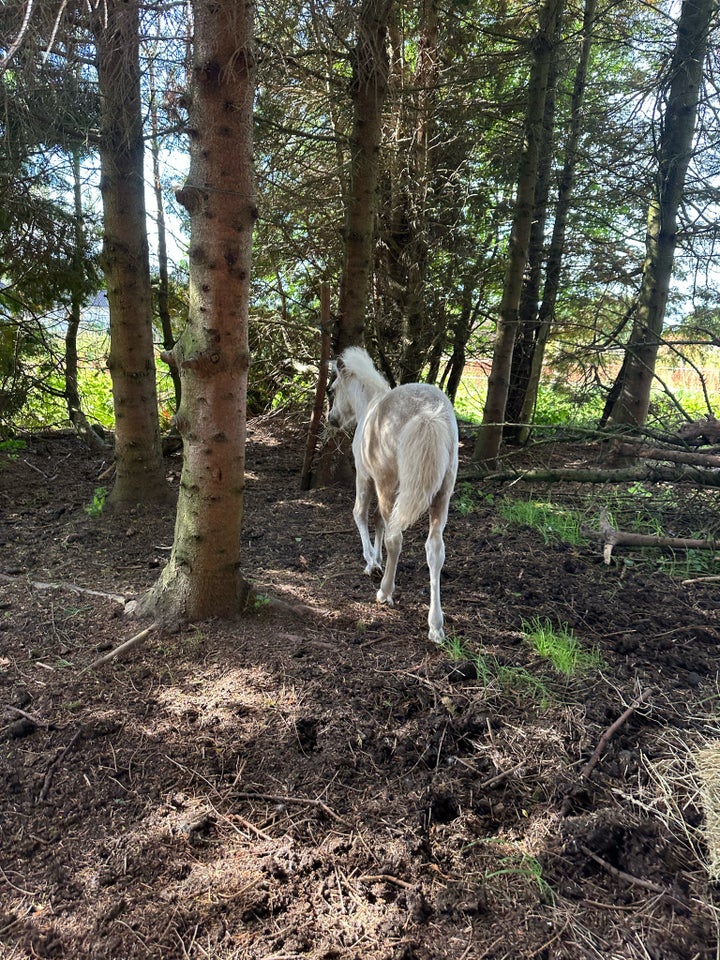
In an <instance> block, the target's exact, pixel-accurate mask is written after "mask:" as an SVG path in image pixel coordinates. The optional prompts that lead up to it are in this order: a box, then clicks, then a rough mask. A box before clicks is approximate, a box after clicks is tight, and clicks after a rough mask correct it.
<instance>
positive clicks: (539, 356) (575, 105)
mask: <svg viewBox="0 0 720 960" xmlns="http://www.w3.org/2000/svg"><path fill="white" fill-rule="evenodd" d="M596 8H597V0H585V10H584V13H583V31H582V44H581V47H580V59H579V61H578V65H577V69H576V71H575V81H574V84H573V94H572V101H571V106H570V126H569V130H568V134H567V138H566V144H565V160H564V163H563V169H562V172H561V174H560V182H559V184H558V197H557V203H556V204H555V216H554V223H553V232H552V237H551V240H550V246H549V248H548V255H547V266H546V269H545V286H544V287H543V295H542V303H541V304H540V308H539V310H538V316H537V325H536V330H535V335H534V336H535V339H534V345H533V353H532V361H531V364H530V372H529V376H528V382H527V386H526V388H525V396H524V397H523V403H522V406H521V408H520V414H519V417H518V419H519V420H520V423H521V424H524V426H522V427H521V428H520V429H519V430H518V433H517V439H518V442H519V443H525V442H526V441H527V439H528V436H529V435H530V427H529V426H528V424H530V423H531V422H532V420H533V419H534V416H535V406H536V404H537V397H538V390H539V389H540V378H541V376H542V367H543V360H544V359H545V347H546V346H547V342H548V339H549V337H550V330H551V327H552V323H553V321H554V319H555V305H556V303H557V296H558V291H559V289H560V271H561V268H562V261H563V254H564V251H565V233H566V231H567V221H568V213H569V212H570V204H571V202H572V198H573V194H574V191H575V169H576V167H577V161H578V144H579V142H580V134H581V132H582V108H583V102H584V100H585V88H586V86H587V72H588V65H589V63H590V52H591V50H592V44H593V30H594V27H595V12H596Z"/></svg>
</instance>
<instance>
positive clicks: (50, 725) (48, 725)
mask: <svg viewBox="0 0 720 960" xmlns="http://www.w3.org/2000/svg"><path fill="white" fill-rule="evenodd" d="M4 709H5V710H12V711H13V713H17V714H18V716H20V717H24V718H25V719H26V720H29V721H30V723H34V724H35V726H36V727H45V729H47V730H55V729H56V726H55V724H54V723H51V722H50V721H48V720H41V719H40V717H36V716H34V714H32V713H27V711H25V710H21V709H20V707H14V706H13V705H12V704H11V703H6V704H5V705H4Z"/></svg>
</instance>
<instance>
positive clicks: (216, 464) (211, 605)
mask: <svg viewBox="0 0 720 960" xmlns="http://www.w3.org/2000/svg"><path fill="white" fill-rule="evenodd" d="M193 9H194V14H195V48H194V60H193V68H192V84H191V92H190V116H189V134H190V171H189V175H188V179H187V182H186V183H185V185H184V187H183V188H182V189H181V190H180V191H178V200H179V201H180V202H181V203H182V204H183V205H184V206H185V207H186V209H187V210H188V211H189V213H190V218H191V225H190V312H189V317H188V323H187V326H186V327H185V329H184V331H183V333H182V335H181V336H180V338H179V339H178V341H177V343H176V344H175V347H174V348H173V350H172V353H171V354H170V355H168V359H169V360H170V362H173V363H175V364H176V365H177V367H178V369H179V371H180V376H181V378H182V401H181V405H180V409H179V411H178V413H177V416H176V424H177V427H178V430H179V432H180V434H181V435H182V438H183V453H184V460H183V470H182V476H181V479H180V495H179V500H178V508H177V517H176V521H175V539H174V543H173V549H172V553H171V556H170V560H169V562H168V564H167V566H166V567H165V569H164V570H163V572H162V574H161V576H160V578H159V580H158V582H157V583H156V584H155V586H154V587H153V588H152V590H151V591H150V592H149V593H148V594H147V595H146V596H145V597H144V598H143V600H142V601H141V603H140V605H139V612H140V613H141V614H152V615H154V616H155V617H156V618H161V619H168V620H181V621H182V620H187V619H203V618H206V617H210V616H219V617H229V616H232V615H233V614H237V613H238V612H239V611H241V610H242V609H244V607H245V605H246V602H247V597H248V592H249V587H248V584H247V582H246V581H245V579H244V578H243V576H242V574H241V572H240V530H241V525H242V516H243V490H244V482H245V480H244V478H245V437H246V404H247V379H248V368H249V350H248V308H249V296H250V263H251V251H252V231H253V226H254V223H255V220H256V218H257V208H256V202H255V190H254V183H253V163H252V144H253V139H252V124H253V96H254V89H255V82H254V80H255V66H256V57H255V48H254V42H253V9H254V7H253V4H252V2H251V0H195V3H194V5H193Z"/></svg>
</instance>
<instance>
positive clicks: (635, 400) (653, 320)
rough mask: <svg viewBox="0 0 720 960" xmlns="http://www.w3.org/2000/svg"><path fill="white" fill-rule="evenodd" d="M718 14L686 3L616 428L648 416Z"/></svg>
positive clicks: (709, 5)
mask: <svg viewBox="0 0 720 960" xmlns="http://www.w3.org/2000/svg"><path fill="white" fill-rule="evenodd" d="M714 7H715V0H684V3H683V5H682V9H681V11H680V19H679V21H678V28H677V40H676V43H675V50H674V53H673V57H672V61H671V63H670V69H669V74H668V77H667V82H666V83H665V84H664V85H663V89H662V90H661V93H660V97H659V98H658V104H662V103H664V104H665V109H664V110H662V113H661V115H660V121H659V122H660V131H659V135H658V138H657V140H658V144H659V146H658V169H657V174H656V176H655V182H654V191H653V196H652V198H651V200H650V203H649V206H648V215H647V230H646V234H645V263H644V266H643V276H642V281H641V284H640V292H639V295H638V303H637V310H636V311H635V315H634V321H633V329H632V332H631V334H630V339H629V341H628V345H627V348H626V354H627V356H626V362H625V363H624V364H623V379H622V385H621V389H620V391H619V396H618V399H617V401H616V402H615V406H614V407H613V411H612V416H611V420H612V422H614V423H616V424H626V425H632V426H642V425H643V424H644V423H645V421H646V419H647V415H648V410H649V405H650V388H651V387H652V381H653V376H654V373H655V361H656V359H657V353H658V348H659V346H660V341H661V338H662V333H663V327H664V324H665V312H666V309H667V301H668V295H669V292H670V280H671V278H672V270H673V262H674V259H675V247H676V245H677V232H678V222H677V217H678V210H679V207H680V203H681V201H682V196H683V190H684V186H685V174H686V173H687V168H688V164H689V162H690V158H691V156H692V148H693V138H694V133H695V121H696V118H697V108H698V99H699V94H700V86H701V84H702V78H703V65H704V62H705V56H706V53H707V45H708V33H709V29H710V20H711V17H712V15H713V9H714ZM659 109H660V107H659Z"/></svg>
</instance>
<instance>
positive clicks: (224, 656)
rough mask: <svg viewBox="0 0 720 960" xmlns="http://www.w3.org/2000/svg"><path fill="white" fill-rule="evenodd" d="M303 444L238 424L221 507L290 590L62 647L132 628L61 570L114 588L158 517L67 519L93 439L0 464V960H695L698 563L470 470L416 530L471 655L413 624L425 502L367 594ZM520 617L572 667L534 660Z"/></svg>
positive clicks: (143, 566)
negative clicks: (624, 551) (465, 504)
mask: <svg viewBox="0 0 720 960" xmlns="http://www.w3.org/2000/svg"><path fill="white" fill-rule="evenodd" d="M303 442H304V437H303V435H302V432H301V431H299V430H298V429H297V428H296V427H295V426H293V425H292V424H290V423H288V422H286V421H282V420H274V421H273V420H259V421H255V422H254V423H253V424H252V425H251V437H250V443H249V448H248V461H247V471H248V493H247V501H246V521H245V526H244V530H243V552H244V558H245V560H244V562H245V569H246V573H247V575H248V576H249V577H250V578H251V579H252V580H253V581H254V582H255V583H256V584H257V585H258V587H259V589H260V590H261V592H263V593H265V594H267V595H272V596H274V597H280V598H282V599H284V600H286V601H287V602H288V604H291V605H294V606H295V607H296V609H297V610H298V612H297V613H293V612H292V611H291V610H288V611H286V612H278V610H277V608H275V607H270V606H268V605H265V604H263V603H259V604H258V605H257V610H255V611H254V612H253V613H252V614H251V615H250V616H248V617H246V618H245V619H242V620H238V621H237V622H236V623H220V622H209V623H202V624H196V625H192V626H189V627H187V628H186V629H184V630H183V631H182V632H180V633H178V634H175V635H162V636H158V635H154V636H152V637H151V638H149V639H148V640H147V641H146V642H145V643H144V644H142V645H141V646H139V647H138V648H136V649H135V650H133V651H132V652H131V653H130V654H129V655H128V657H127V658H126V659H124V660H118V661H114V662H112V663H110V664H108V665H105V666H103V667H101V668H98V669H97V670H95V671H91V672H88V673H85V674H83V673H81V671H82V670H83V668H85V667H87V666H88V665H89V664H91V663H92V662H93V661H94V660H95V659H97V657H98V656H100V655H101V653H102V652H103V651H106V650H108V649H110V648H112V647H114V646H116V645H117V644H119V643H121V642H122V641H123V640H125V639H127V638H129V637H131V636H132V635H133V634H134V633H136V632H137V631H138V630H139V629H140V627H141V626H142V624H138V623H137V622H133V621H132V620H128V619H126V618H124V617H123V615H122V614H123V605H122V603H120V602H119V601H118V600H117V599H113V598H111V597H104V596H101V595H95V594H92V593H85V592H83V593H75V592H72V591H71V590H70V589H69V588H68V586H67V585H68V584H74V585H76V586H78V587H83V588H86V589H88V590H95V591H99V592H100V593H102V592H105V593H107V594H113V595H118V596H125V597H132V596H135V595H138V594H139V593H141V592H142V591H143V590H144V589H146V588H147V587H149V586H150V585H151V584H152V583H153V581H154V579H155V578H156V576H157V574H158V572H159V570H160V569H161V567H162V565H163V564H164V562H165V560H166V558H167V556H168V550H169V547H170V544H171V541H172V533H173V522H174V518H173V517H172V516H171V515H168V516H153V515H149V516H148V515H144V514H137V515H134V516H131V517H125V518H123V519H122V520H121V519H118V518H116V517H113V516H112V515H111V514H103V515H101V516H100V517H98V518H95V519H93V518H91V517H90V516H88V514H87V513H86V511H85V509H84V507H85V506H86V505H87V504H88V503H89V502H90V501H91V500H92V497H93V491H94V490H95V488H96V487H97V486H98V485H99V482H100V481H99V480H98V476H99V475H100V474H101V473H102V471H103V469H104V468H105V466H107V465H106V464H103V463H101V461H100V460H99V459H97V458H94V457H93V456H91V455H90V454H88V453H87V452H86V451H85V450H84V449H83V448H82V447H81V446H80V445H79V444H78V443H77V441H76V440H75V439H74V438H72V437H68V436H63V435H56V436H48V437H44V438H40V437H38V438H33V439H31V440H30V441H29V442H28V447H27V449H26V450H24V451H21V452H20V454H19V455H18V457H17V459H15V460H8V459H7V458H3V460H2V463H0V574H2V575H4V578H3V579H2V580H0V777H1V780H0V782H1V783H2V791H1V792H0V827H1V831H2V832H1V850H0V957H2V958H3V960H5V958H12V960H25V958H37V957H42V958H50V957H58V958H73V960H84V958H88V960H90V958H92V960H126V958H127V960H130V958H137V960H147V958H158V960H159V958H165V960H168V958H173V960H174V958H185V957H192V958H205V957H210V958H213V960H229V958H248V960H271V958H272V960H292V958H313V960H330V958H343V960H351V958H353V960H355V958H357V960H440V958H448V960H465V958H478V960H479V958H486V960H501V958H513V960H515V958H528V960H529V958H539V960H554V958H568V960H576V958H585V957H588V958H603V960H615V958H618V960H620V958H632V960H636V958H637V960H646V958H650V960H706V958H707V960H709V958H711V957H712V958H715V957H716V949H717V942H718V918H719V917H720V912H719V911H718V906H719V904H718V894H717V890H716V888H715V886H714V884H713V883H712V882H711V880H710V878H709V876H708V872H707V870H706V869H705V867H704V863H705V862H706V861H707V860H708V851H707V850H706V848H705V844H704V841H703V835H702V830H701V825H702V824H701V820H702V809H701V803H700V798H699V794H698V781H697V776H696V770H695V765H694V761H693V756H694V752H695V751H696V750H697V749H699V748H703V747H705V746H706V745H707V744H708V743H712V741H714V740H715V739H717V738H720V722H719V719H718V699H717V693H718V688H717V671H718V654H717V643H718V630H719V629H720V625H719V623H718V603H717V596H718V585H717V583H713V582H695V583H689V584H683V583H682V581H681V579H680V578H674V579H671V578H670V577H668V576H667V575H665V574H664V573H662V572H660V571H659V570H657V569H656V568H655V567H653V566H651V565H649V564H646V563H642V562H640V563H637V564H636V565H634V566H630V565H627V564H625V563H624V562H622V560H618V561H616V563H615V564H614V565H612V566H609V567H606V566H604V565H603V563H602V558H601V555H600V551H599V549H598V547H597V545H596V544H590V543H588V544H587V545H583V546H579V547H568V546H566V545H563V544H551V545H549V546H547V545H545V544H544V543H543V541H542V539H541V537H540V536H539V535H538V534H537V533H536V532H534V531H532V530H530V529H518V528H514V529H513V528H510V527H508V526H507V524H505V523H504V522H503V521H502V520H501V519H500V518H499V515H498V512H497V504H498V502H499V500H500V499H501V498H503V497H516V498H517V497H520V496H522V497H526V496H530V495H532V496H536V497H541V496H544V495H545V493H546V491H545V489H543V490H537V489H536V490H534V491H532V492H531V491H528V490H527V489H525V490H521V489H519V488H518V487H503V488H496V489H494V490H493V493H494V500H493V501H492V502H491V501H490V500H489V499H483V498H477V499H476V500H475V503H474V507H475V508H474V510H473V511H472V512H471V513H469V514H467V515H465V516H463V515H462V514H461V512H460V511H459V510H458V508H457V504H456V505H455V506H453V507H451V515H450V521H449V524H448V529H447V552H448V559H447V563H446V567H445V571H444V577H443V607H444V610H445V614H446V618H447V624H446V626H447V627H448V628H449V629H450V630H452V631H454V633H455V635H456V636H457V637H459V638H461V639H462V641H463V643H464V645H465V646H466V647H468V648H470V649H474V650H479V649H481V648H482V650H483V651H484V653H485V654H486V657H487V660H486V662H488V663H490V664H491V665H492V669H491V671H490V673H489V674H487V675H485V676H482V675H481V676H479V677H478V675H477V673H478V671H477V670H476V669H474V665H472V664H467V663H466V664H462V663H461V664H459V665H458V664H457V663H454V662H452V661H451V659H450V657H449V655H448V653H447V651H445V650H442V649H438V648H435V647H433V646H431V645H430V644H429V643H428V641H427V636H426V633H427V626H426V617H427V569H426V566H425V559H424V536H425V533H424V529H423V528H422V527H421V525H418V526H417V527H416V528H415V529H414V530H413V531H410V532H409V534H408V536H407V537H406V541H405V547H404V551H403V554H402V557H401V560H400V566H399V569H398V587H399V598H398V604H397V606H396V607H395V608H394V609H388V608H387V607H379V606H376V605H375V604H374V603H373V597H374V592H375V587H374V586H373V584H372V583H371V582H370V581H369V580H368V578H367V577H365V576H364V575H363V573H362V567H363V563H362V557H361V552H360V546H359V540H358V537H357V535H356V532H355V529H354V525H353V522H352V515H351V510H352V499H353V496H352V492H351V491H349V490H347V489H324V490H319V491H312V492H310V493H300V492H299V482H298V477H299V470H300V463H301V456H302V448H303ZM546 451H547V452H546V454H544V456H547V457H555V458H567V457H568V456H577V454H578V451H577V450H575V451H567V450H563V449H561V448H559V449H557V450H554V449H552V448H550V447H548V448H546ZM168 469H169V472H170V473H171V474H172V475H173V477H174V480H175V482H176V481H177V476H178V474H179V469H180V462H179V460H178V459H173V460H171V461H169V464H168ZM489 489H490V488H488V490H489ZM564 490H565V494H566V495H567V497H568V498H572V499H573V502H575V503H577V502H578V497H579V495H580V494H579V493H578V489H577V488H570V487H566V488H564ZM552 496H553V497H554V498H560V497H561V496H563V488H560V487H555V488H554V489H553V491H552ZM590 496H592V491H590ZM712 496H713V497H716V496H717V495H716V494H713V495H712ZM691 500H692V498H689V500H688V509H691V508H692V502H691ZM703 504H704V509H707V508H708V506H710V507H712V506H714V508H715V513H714V517H715V522H717V505H718V503H717V499H715V500H714V501H713V500H711V499H708V498H707V497H706V498H705V500H704V501H703ZM589 519H590V518H589ZM700 523H702V520H700V521H698V524H700ZM42 584H55V585H59V584H64V585H65V586H42ZM305 607H309V608H311V610H312V611H313V612H311V613H309V612H307V611H305V609H304V608H305ZM533 616H540V617H547V618H549V619H550V620H552V621H553V622H558V621H562V622H564V623H567V624H568V626H569V627H570V628H571V629H572V630H573V631H574V633H575V634H576V635H577V637H578V638H579V639H580V640H581V641H582V643H583V644H584V645H587V646H588V647H592V646H595V647H596V648H597V650H598V652H599V653H600V655H601V657H602V661H603V666H602V668H601V669H599V670H593V671H591V672H589V673H588V674H587V675H585V676H583V677H577V678H574V679H572V680H565V679H563V678H562V677H561V676H559V675H558V674H556V673H555V672H554V671H553V669H552V667H550V665H549V664H548V663H547V662H545V661H543V660H541V658H539V657H538V656H537V654H535V653H534V652H533V650H532V648H531V647H530V646H529V645H528V644H527V643H526V642H525V640H524V639H523V637H522V633H521V623H522V620H523V619H529V618H531V617H533ZM640 696H642V700H640V701H638V698H639V697H640ZM633 703H636V708H635V709H634V710H633V711H632V712H631V713H630V714H629V716H628V717H627V719H626V720H625V721H624V722H623V724H622V725H621V726H620V727H619V728H618V729H617V730H616V731H615V733H614V734H613V736H612V737H611V738H610V739H609V740H608V743H607V746H606V747H605V749H604V751H603V752H602V754H601V756H600V757H599V759H598V761H597V763H596V764H595V765H594V767H593V769H592V770H591V771H590V772H589V774H588V776H587V777H583V776H582V771H583V768H584V767H585V765H586V764H587V763H588V760H589V759H590V758H591V756H592V755H593V752H594V751H595V749H596V747H597V746H598V744H599V743H600V741H601V738H602V736H603V734H604V733H605V731H607V730H608V728H609V727H610V726H611V725H612V724H613V722H614V721H615V720H617V719H618V717H620V716H621V715H622V714H623V712H624V711H625V709H626V708H627V707H628V706H629V705H631V704H633Z"/></svg>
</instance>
